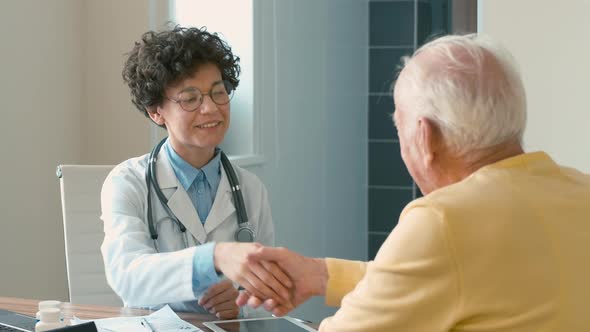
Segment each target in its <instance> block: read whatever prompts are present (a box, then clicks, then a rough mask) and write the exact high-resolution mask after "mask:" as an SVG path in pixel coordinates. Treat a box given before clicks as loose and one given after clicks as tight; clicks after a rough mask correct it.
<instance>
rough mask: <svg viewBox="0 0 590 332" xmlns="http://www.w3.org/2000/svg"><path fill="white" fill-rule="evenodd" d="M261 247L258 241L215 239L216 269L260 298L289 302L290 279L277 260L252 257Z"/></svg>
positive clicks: (283, 303)
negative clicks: (218, 240)
mask: <svg viewBox="0 0 590 332" xmlns="http://www.w3.org/2000/svg"><path fill="white" fill-rule="evenodd" d="M263 248H264V246H262V245H261V244H259V243H239V242H222V243H217V244H216V245H215V251H214V257H213V260H214V264H215V269H216V270H217V271H221V272H222V273H223V274H224V275H225V276H226V277H227V278H229V279H231V280H233V281H235V282H237V283H238V284H239V285H241V286H242V287H244V288H245V289H246V290H247V291H248V292H249V293H250V294H252V295H253V296H256V297H257V298H259V299H262V300H266V299H274V301H275V302H276V303H279V304H282V305H290V303H289V302H290V291H289V288H291V287H292V286H293V283H292V282H291V279H290V278H289V277H288V276H287V275H286V274H285V273H284V272H283V271H282V270H281V269H280V268H279V267H278V266H277V264H274V263H271V262H267V261H263V260H260V259H253V257H254V255H256V254H257V253H258V252H260V251H261V250H263Z"/></svg>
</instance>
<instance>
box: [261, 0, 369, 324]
mask: <svg viewBox="0 0 590 332" xmlns="http://www.w3.org/2000/svg"><path fill="white" fill-rule="evenodd" d="M273 3H274V5H275V7H274V8H273ZM259 4H260V7H259V9H260V12H257V13H255V15H256V16H255V20H254V21H255V22H257V23H255V24H257V25H255V27H256V28H257V29H260V30H259V33H262V35H263V37H262V38H260V39H259V40H258V41H255V43H262V45H255V50H261V51H260V53H259V54H255V66H258V67H257V69H256V72H255V93H256V94H260V96H259V97H258V98H256V99H255V101H257V102H258V103H259V104H257V105H255V107H256V108H258V109H260V111H261V113H259V114H257V115H258V118H257V119H256V122H257V123H258V124H259V126H260V127H259V128H261V130H260V131H259V132H258V134H259V137H258V139H257V142H258V144H259V146H260V151H258V152H260V153H262V154H263V155H264V156H265V157H266V159H267V162H266V163H265V164H264V165H262V166H261V167H258V168H254V169H253V170H254V171H255V172H256V173H258V174H259V176H260V177H261V178H262V180H263V182H265V183H266V184H267V187H268V189H269V193H270V200H271V205H272V210H273V220H274V222H275V225H276V235H277V244H278V245H282V246H286V247H289V248H291V249H294V250H296V251H298V252H300V253H303V254H305V255H310V256H316V257H320V256H321V257H323V256H332V257H342V258H351V259H362V260H364V259H366V256H367V253H366V251H367V239H366V234H367V230H366V227H367V221H366V218H367V208H366V205H367V204H366V200H367V192H366V188H367V181H368V180H367V146H368V143H367V137H368V135H367V99H368V97H367V91H368V54H369V51H368V45H369V43H368V3H367V1H364V0H324V1H316V0H288V1H285V0H279V1H274V2H273V1H259ZM275 97H276V98H275ZM255 130H256V127H255ZM322 303H323V298H321V299H315V300H313V301H311V302H310V303H309V304H306V305H304V306H303V307H302V308H301V309H300V310H298V311H296V312H295V315H297V316H300V317H305V318H307V319H311V320H316V321H317V320H320V319H321V318H323V317H325V316H326V315H328V314H330V313H332V312H333V310H328V309H326V308H325V307H324V306H323V304H322Z"/></svg>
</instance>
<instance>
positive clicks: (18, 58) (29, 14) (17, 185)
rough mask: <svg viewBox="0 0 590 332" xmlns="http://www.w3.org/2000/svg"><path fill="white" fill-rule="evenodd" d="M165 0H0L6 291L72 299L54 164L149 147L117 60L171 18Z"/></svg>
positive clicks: (2, 291) (116, 156)
mask: <svg viewBox="0 0 590 332" xmlns="http://www.w3.org/2000/svg"><path fill="white" fill-rule="evenodd" d="M166 3H167V2H166V1H158V0H150V1H144V0H126V1H115V0H101V1H94V0H84V1H81V0H51V1H39V0H4V1H0V40H2V56H1V61H0V91H1V94H2V95H1V96H2V105H3V108H2V115H3V121H2V128H1V130H0V140H1V141H2V142H4V150H3V151H4V153H3V159H2V166H1V167H2V168H1V171H2V174H3V185H2V187H1V188H0V210H1V211H2V218H1V219H0V230H1V231H0V271H2V276H1V277H0V278H1V281H2V282H0V296H18V297H29V298H52V299H59V300H67V299H68V297H67V281H66V272H65V255H64V240H63V226H62V219H61V218H62V217H61V203H60V192H59V180H58V179H57V177H56V175H55V169H56V166H57V165H59V164H114V163H119V162H120V161H122V160H124V159H127V158H129V157H131V156H137V155H140V154H143V153H145V152H146V151H147V150H149V144H150V142H149V135H150V132H149V126H148V124H149V122H148V119H146V118H144V117H143V115H141V114H139V113H138V112H137V111H135V109H134V108H133V106H132V104H131V102H130V98H129V92H128V89H127V87H126V86H125V85H124V84H123V82H122V79H121V69H122V64H123V60H124V55H123V54H124V53H125V52H128V51H129V50H130V48H131V47H132V45H133V41H134V40H137V39H138V38H139V36H140V35H141V34H142V33H143V32H145V31H146V30H148V28H150V25H157V24H156V23H155V22H163V21H165V18H166V17H167V6H166ZM148 18H149V19H148ZM148 21H149V22H148ZM161 25H162V24H161V23H160V24H159V26H158V28H159V27H161Z"/></svg>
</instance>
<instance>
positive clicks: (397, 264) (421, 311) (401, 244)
mask: <svg viewBox="0 0 590 332" xmlns="http://www.w3.org/2000/svg"><path fill="white" fill-rule="evenodd" d="M446 233H447V232H446V231H445V227H444V224H443V223H442V218H441V216H440V215H438V213H437V212H436V211H433V210H432V209H430V208H428V207H415V208H411V209H409V210H408V211H404V213H403V214H402V217H401V218H400V222H399V224H398V225H397V226H396V228H395V229H394V231H393V232H392V233H391V234H390V235H389V237H388V238H387V239H386V241H385V243H383V245H382V247H381V248H380V249H379V252H378V253H377V256H376V257H375V260H374V261H373V262H370V263H368V264H367V270H366V273H365V275H364V277H363V278H362V280H361V281H360V282H359V283H358V285H357V286H356V288H355V289H354V290H353V291H352V292H350V293H349V294H348V295H346V296H345V297H344V299H343V300H342V306H341V308H340V310H338V312H336V314H335V315H334V316H333V317H330V318H327V319H326V320H324V321H323V322H322V324H321V325H320V331H321V332H332V331H338V332H360V331H374V332H379V331H431V332H436V331H448V330H450V328H452V325H453V324H454V322H455V320H456V317H457V311H458V308H459V307H460V305H459V303H460V301H459V298H460V296H459V294H460V288H459V277H458V273H459V272H458V271H459V269H458V267H457V264H456V263H455V259H454V258H453V257H454V255H453V251H452V248H451V247H450V244H449V243H450V241H449V239H448V235H447V234H446Z"/></svg>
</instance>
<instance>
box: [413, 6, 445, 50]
mask: <svg viewBox="0 0 590 332" xmlns="http://www.w3.org/2000/svg"><path fill="white" fill-rule="evenodd" d="M451 1H452V0H419V1H418V32H417V33H418V36H417V37H418V45H422V44H424V43H426V42H428V41H429V40H432V39H434V38H436V37H440V36H444V35H447V34H449V33H450V31H451V24H450V22H451V12H452V7H451V6H452V5H451Z"/></svg>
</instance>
